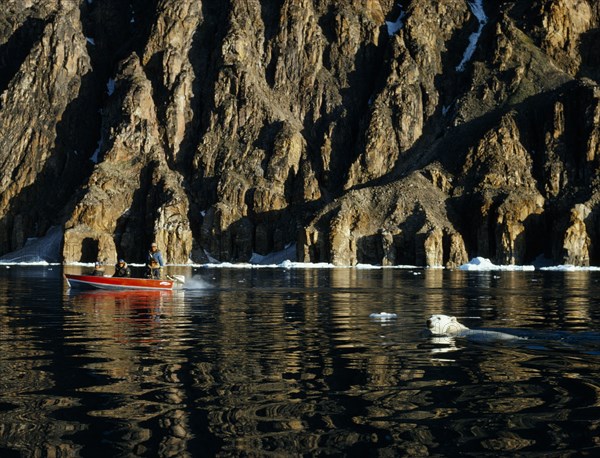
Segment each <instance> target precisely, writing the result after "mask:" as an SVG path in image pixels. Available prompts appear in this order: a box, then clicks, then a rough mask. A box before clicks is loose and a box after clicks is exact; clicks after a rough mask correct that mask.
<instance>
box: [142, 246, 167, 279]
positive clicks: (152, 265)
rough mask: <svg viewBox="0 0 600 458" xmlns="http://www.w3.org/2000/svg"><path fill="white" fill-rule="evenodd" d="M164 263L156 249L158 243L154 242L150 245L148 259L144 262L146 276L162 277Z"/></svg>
mask: <svg viewBox="0 0 600 458" xmlns="http://www.w3.org/2000/svg"><path fill="white" fill-rule="evenodd" d="M164 265H165V262H164V260H163V257H162V254H161V252H160V251H159V249H158V245H157V244H156V243H155V242H154V243H152V245H150V251H149V252H148V260H147V264H146V277H147V278H154V279H157V280H158V279H160V278H162V268H163V266H164Z"/></svg>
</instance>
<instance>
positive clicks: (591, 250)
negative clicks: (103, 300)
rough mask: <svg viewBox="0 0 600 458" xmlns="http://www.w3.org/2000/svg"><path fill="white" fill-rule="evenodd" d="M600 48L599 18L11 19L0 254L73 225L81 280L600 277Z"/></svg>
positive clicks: (116, 6) (444, 0)
mask: <svg viewBox="0 0 600 458" xmlns="http://www.w3.org/2000/svg"><path fill="white" fill-rule="evenodd" d="M480 6H481V7H482V9H479V8H478V7H480ZM599 29H600V6H599V5H598V3H597V2H592V1H591V0H534V1H529V0H518V1H514V2H508V1H507V2H491V1H487V0H483V1H482V2H479V1H476V2H472V3H468V2H467V1H465V0H424V1H416V0H413V1H409V2H404V3H403V4H402V6H399V5H398V4H397V2H394V1H393V0H343V1H330V0H319V1H308V0H301V1H298V0H273V1H259V0H249V1H248V0H246V1H237V0H232V1H230V2H216V1H194V0H154V1H150V2H147V1H142V0H135V1H132V2H121V1H119V0H105V1H102V2H80V1H77V0H46V1H39V2H28V1H24V2H16V1H12V0H11V1H9V2H8V4H7V5H6V7H5V8H3V11H0V94H1V95H0V132H1V133H2V135H0V165H1V166H0V254H2V253H6V252H9V251H12V250H16V249H18V248H20V247H21V246H22V245H23V243H24V242H25V240H26V239H27V238H28V237H33V236H41V235H43V234H44V233H45V232H46V231H47V230H48V229H49V228H50V227H52V226H55V225H62V226H63V227H64V229H65V232H64V247H63V256H64V259H65V261H67V262H70V261H80V260H84V261H86V260H87V261H91V260H93V259H95V258H96V257H99V258H106V259H107V260H111V261H112V260H115V259H116V258H117V257H126V258H127V259H128V260H129V261H139V260H142V259H143V256H144V252H145V249H146V248H147V246H148V244H149V243H150V242H151V241H154V240H156V241H157V242H158V243H159V245H160V246H161V249H162V250H163V252H164V253H165V254H166V256H167V258H168V261H169V262H171V263H183V262H187V261H188V260H190V259H191V260H193V261H201V260H205V259H206V257H207V255H208V256H210V257H213V258H217V259H219V260H223V261H226V260H227V261H246V260H248V259H249V258H250V257H251V256H252V254H253V253H255V252H256V253H260V254H267V253H269V252H272V251H277V250H281V249H283V248H284V247H286V246H287V245H288V244H289V243H294V242H296V243H297V254H298V256H297V257H298V259H299V260H303V261H313V262H316V261H326V262H333V263H335V264H338V265H353V264H357V263H362V262H368V263H376V264H385V265H396V264H417V265H432V266H433V265H435V266H437V265H444V266H449V267H452V266H456V265H458V264H461V263H463V262H466V261H467V260H468V259H469V258H470V257H473V256H486V257H490V258H492V259H493V260H495V261H496V262H500V263H527V262H532V261H533V260H534V259H535V258H536V257H538V256H544V257H547V258H552V259H553V260H554V262H556V263H574V264H582V265H587V264H594V263H596V264H597V263H600V251H598V249H597V248H596V246H597V245H598V243H597V240H598V237H600V231H599V230H598V227H599V226H598V219H599V213H598V211H597V208H598V184H599V183H598V160H599V154H598V153H599V148H600V146H599V145H600V103H599V100H600V88H599V87H598V83H599V81H600V59H599V58H598V53H597V49H598V45H600V33H599V32H598V30H599ZM470 43H471V46H470Z"/></svg>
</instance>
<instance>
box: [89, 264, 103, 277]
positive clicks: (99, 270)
mask: <svg viewBox="0 0 600 458" xmlns="http://www.w3.org/2000/svg"><path fill="white" fill-rule="evenodd" d="M92 275H94V276H96V277H104V266H103V265H102V263H101V262H100V261H96V263H95V264H94V271H93V272H92Z"/></svg>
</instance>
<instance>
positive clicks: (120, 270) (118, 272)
mask: <svg viewBox="0 0 600 458" xmlns="http://www.w3.org/2000/svg"><path fill="white" fill-rule="evenodd" d="M113 277H131V269H130V268H129V266H128V265H127V264H123V265H122V266H121V265H119V264H117V265H116V266H115V273H114V275H113Z"/></svg>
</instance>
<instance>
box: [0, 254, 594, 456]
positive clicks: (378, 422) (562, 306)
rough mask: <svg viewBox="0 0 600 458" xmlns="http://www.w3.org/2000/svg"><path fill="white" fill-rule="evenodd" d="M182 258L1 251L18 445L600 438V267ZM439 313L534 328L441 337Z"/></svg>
mask: <svg viewBox="0 0 600 458" xmlns="http://www.w3.org/2000/svg"><path fill="white" fill-rule="evenodd" d="M66 269H68V270H69V271H71V272H75V271H76V270H77V268H66ZM179 273H184V274H186V276H187V277H192V276H194V278H195V280H196V281H195V282H193V283H194V284H195V285H192V286H195V289H188V290H185V291H181V292H173V293H158V294H156V293H125V292H75V291H74V290H71V291H69V290H67V289H65V288H64V285H63V280H62V268H61V267H60V266H50V267H11V268H5V267H4V266H0V326H1V328H0V329H1V336H0V349H1V351H0V456H2V457H11V456H35V457H38V456H39V457H44V456H53V457H54V456H57V457H58V456H69V457H71V456H103V457H119V456H123V457H125V456H161V457H166V456H177V457H179V456H316V455H319V456H327V455H333V456H382V457H388V456H535V457H538V456H585V455H590V456H592V455H596V456H598V454H599V453H600V399H599V395H600V377H599V375H600V366H599V363H600V299H599V298H600V295H599V293H600V274H599V273H593V272H583V273H582V272H579V273H573V272H571V273H561V272H512V273H511V272H506V273H505V272H502V273H491V274H490V273H473V272H458V271H439V270H425V271H417V272H413V271H404V270H355V269H332V270H301V269H291V270H285V269H254V270H249V269H246V270H242V269H206V268H200V269H194V270H193V271H192V270H191V269H187V270H182V271H181V272H179ZM379 312H387V313H396V314H397V318H395V319H391V320H383V319H377V318H372V317H370V316H369V315H370V314H371V313H379ZM434 313H445V314H451V315H456V316H457V317H459V319H460V320H461V321H462V322H464V323H465V324H467V325H468V326H470V327H471V328H478V327H494V328H505V329H508V330H509V331H511V332H515V333H518V334H520V335H524V336H527V337H529V338H528V339H520V340H516V341H510V342H489V343H477V342H471V341H467V340H464V339H455V340H454V341H449V340H443V339H437V340H436V339H433V338H430V337H426V336H423V335H422V334H421V331H422V330H423V327H424V322H425V319H426V318H427V317H428V316H429V315H430V314H434Z"/></svg>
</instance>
